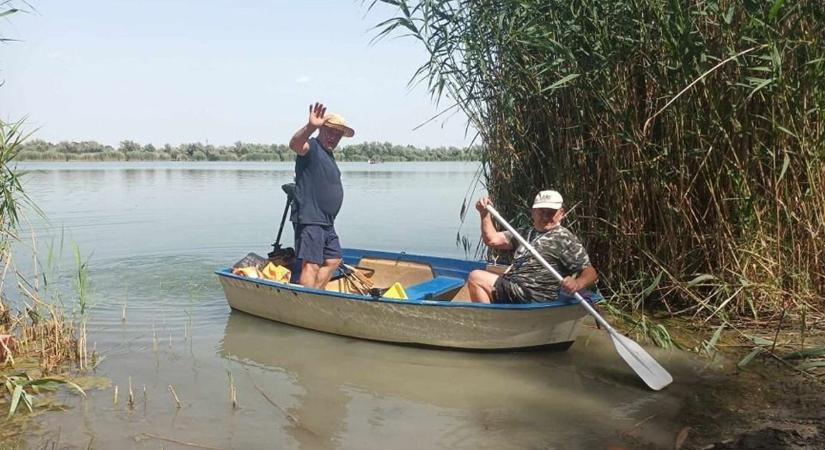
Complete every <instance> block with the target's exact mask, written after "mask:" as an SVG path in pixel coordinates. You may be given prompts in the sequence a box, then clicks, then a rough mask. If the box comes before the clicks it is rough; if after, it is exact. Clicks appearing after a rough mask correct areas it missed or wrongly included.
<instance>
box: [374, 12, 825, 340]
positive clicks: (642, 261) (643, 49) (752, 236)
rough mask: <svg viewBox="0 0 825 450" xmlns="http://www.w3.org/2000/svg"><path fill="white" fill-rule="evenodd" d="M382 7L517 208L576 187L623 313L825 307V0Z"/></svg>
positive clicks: (737, 318) (701, 316) (808, 311)
mask: <svg viewBox="0 0 825 450" xmlns="http://www.w3.org/2000/svg"><path fill="white" fill-rule="evenodd" d="M376 3H379V1H376V2H373V3H372V5H371V7H374V6H375V4H376ZM380 3H386V4H390V5H392V6H393V7H394V8H395V11H397V13H396V14H394V16H395V17H392V18H390V19H389V20H386V21H384V22H382V23H380V24H379V25H377V29H378V35H377V39H380V38H382V37H384V36H387V35H392V34H404V35H407V36H411V37H413V38H414V39H417V40H418V41H419V42H420V43H421V44H422V45H423V46H424V47H425V48H426V50H427V51H428V53H429V55H430V59H429V60H428V61H426V62H425V63H424V64H423V65H422V66H421V67H420V69H419V70H418V72H417V73H416V74H415V76H414V80H417V81H420V82H424V83H426V84H427V85H428V87H429V89H430V92H431V93H432V94H433V96H434V97H436V98H439V99H440V100H441V101H442V102H446V103H447V106H446V109H450V108H454V107H458V108H461V109H462V110H463V111H464V112H465V113H466V114H467V116H468V117H469V119H470V123H471V124H472V125H473V127H474V128H475V129H476V130H478V134H479V137H480V140H481V141H482V144H483V162H484V165H485V169H486V170H485V174H484V181H485V183H486V187H487V189H488V190H489V192H490V193H491V195H492V197H493V200H494V202H495V203H496V204H497V205H498V208H499V210H500V211H502V213H504V214H505V215H506V216H508V217H513V218H516V222H519V223H521V224H526V223H528V216H527V214H528V211H529V205H530V204H531V200H532V198H533V196H534V195H535V193H536V192H537V191H538V190H540V189H543V188H555V189H558V190H559V191H561V192H562V193H563V194H564V196H565V199H566V205H567V208H568V224H569V226H570V227H571V228H572V229H574V231H575V232H576V233H577V234H579V235H580V236H582V237H583V238H584V240H585V241H586V245H587V247H588V249H589V252H590V254H591V258H592V259H593V261H594V264H595V265H596V266H597V268H598V269H599V271H600V273H601V282H600V286H601V287H602V288H603V289H605V290H607V291H609V293H611V294H613V295H612V299H613V300H612V305H613V306H614V307H615V308H616V309H617V310H618V312H619V313H620V314H625V315H627V317H628V318H629V319H631V320H636V321H639V320H640V317H641V320H644V319H645V314H650V313H651V312H655V313H656V314H657V315H661V314H664V315H668V316H688V317H690V318H691V319H692V320H693V322H694V323H696V324H699V325H702V324H706V325H712V326H713V327H717V326H719V324H720V323H722V324H743V323H755V324H765V323H770V324H772V325H773V324H776V323H778V322H779V321H780V318H784V319H783V320H784V323H785V326H790V324H791V323H792V322H797V325H798V322H800V321H802V322H805V321H810V323H808V325H811V324H814V325H815V322H816V319H815V317H819V318H821V317H822V313H823V308H825V302H823V298H825V3H823V2H821V1H819V0H801V1H796V2H785V1H783V0H772V1H756V0H749V1H745V2H741V1H733V0H716V1H713V0H710V1H690V2H680V1H674V0H647V1H636V0H627V1H622V2H613V1H604V0H573V1H570V0H563V1H562V0H532V1H527V0H521V1H519V0H457V1H456V0H454V1H438V0H436V1H432V0H426V1H425V0H413V1H408V0H380ZM468 201H472V200H471V199H468ZM816 323H818V324H819V326H820V327H821V324H822V321H821V320H819V321H818V322H816ZM795 326H796V325H795ZM802 327H803V328H804V327H805V324H802ZM797 328H798V327H797Z"/></svg>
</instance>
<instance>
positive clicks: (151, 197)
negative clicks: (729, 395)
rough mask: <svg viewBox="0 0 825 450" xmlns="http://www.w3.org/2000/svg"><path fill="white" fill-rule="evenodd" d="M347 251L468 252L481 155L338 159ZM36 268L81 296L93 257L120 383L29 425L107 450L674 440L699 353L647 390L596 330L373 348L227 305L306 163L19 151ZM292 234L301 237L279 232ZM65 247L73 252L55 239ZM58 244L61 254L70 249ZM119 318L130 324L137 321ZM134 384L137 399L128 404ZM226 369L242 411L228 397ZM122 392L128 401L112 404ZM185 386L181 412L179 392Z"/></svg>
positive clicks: (340, 223)
mask: <svg viewBox="0 0 825 450" xmlns="http://www.w3.org/2000/svg"><path fill="white" fill-rule="evenodd" d="M340 166H341V170H342V178H343V183H344V189H345V195H344V206H343V208H342V210H341V213H340V215H339V217H338V219H337V222H336V228H337V230H338V233H339V235H340V236H341V242H342V245H343V246H345V247H355V248H370V249H378V250H386V251H393V252H398V251H406V252H408V253H420V254H429V255H438V256H449V257H461V258H463V257H468V255H466V254H465V250H464V249H463V248H461V247H459V246H457V245H456V237H457V235H458V234H459V233H460V234H462V235H466V236H468V237H469V238H470V239H471V240H472V241H473V242H474V243H475V242H477V241H478V236H479V231H478V227H479V221H478V215H477V213H476V212H475V210H474V209H472V204H470V205H468V206H469V207H470V208H471V209H470V212H469V213H468V215H467V221H466V223H463V224H462V223H461V221H460V220H459V214H460V211H461V208H462V203H463V201H464V200H465V198H469V199H470V201H471V202H474V201H475V200H476V199H477V198H478V197H479V196H480V195H481V193H482V192H483V188H482V187H481V186H480V185H479V184H478V181H477V178H478V170H479V165H478V163H383V164H372V165H370V164H366V163H341V165H340ZM19 167H20V168H21V169H25V170H29V171H31V172H30V173H29V174H28V175H27V176H26V178H25V183H24V185H25V189H26V191H27V192H28V193H29V195H30V196H31V197H32V199H33V200H34V201H35V203H36V204H37V205H38V206H39V207H40V208H41V209H42V210H43V212H44V213H45V215H46V217H47V220H46V221H43V220H41V219H37V218H36V217H34V216H32V215H31V214H30V215H29V217H31V226H32V228H33V229H34V231H35V233H36V235H37V239H38V248H39V249H40V250H39V252H38V253H39V256H40V260H41V264H42V265H46V263H45V260H46V255H47V254H48V253H49V251H48V248H49V247H51V248H52V254H53V255H55V256H54V257H52V258H51V259H52V260H53V261H54V263H53V264H52V266H54V268H53V269H52V270H53V272H54V273H55V274H56V275H54V277H55V278H54V283H55V284H56V285H57V286H59V287H60V291H61V292H62V294H61V298H62V300H63V301H64V303H65V304H67V305H68V306H69V309H71V308H72V304H73V303H72V302H74V301H75V297H76V294H75V292H76V288H75V286H74V284H73V280H74V278H73V273H74V272H73V271H74V270H75V261H74V255H73V252H74V246H75V245H76V246H77V249H78V250H79V252H80V255H82V259H84V260H88V267H89V277H90V280H91V288H92V290H91V292H92V293H91V295H90V298H89V302H90V305H91V309H90V313H89V314H90V315H89V317H90V319H89V325H88V332H89V336H88V341H89V344H90V347H91V346H94V348H95V349H96V351H97V352H98V353H100V354H101V355H103V357H104V359H103V360H102V362H101V363H100V364H99V365H98V366H97V368H96V371H95V375H98V376H102V377H105V378H107V379H109V380H111V383H110V384H109V385H107V386H105V387H102V388H100V389H97V390H92V391H90V392H89V394H90V395H89V397H88V398H86V399H81V398H79V397H77V396H74V395H70V394H64V395H62V396H61V399H62V401H63V402H64V403H65V404H66V405H67V407H68V408H69V410H68V412H54V413H48V414H45V415H43V416H41V417H39V418H38V420H37V422H38V423H39V426H38V428H37V429H35V430H33V431H32V432H31V433H29V434H28V435H27V437H26V441H27V442H28V444H29V445H30V446H32V447H41V446H44V445H49V443H54V442H59V446H61V447H63V446H66V447H71V448H75V447H83V448H86V447H87V446H91V447H94V448H159V447H160V448H192V447H193V446H194V447H200V448H288V449H327V448H329V449H339V448H340V449H371V448H374V449H385V448H415V449H424V448H428V449H429V448H436V449H437V448H449V449H453V448H467V449H477V448H496V449H502V448H566V449H567V448H606V447H608V446H609V445H619V446H621V445H626V443H627V442H633V443H637V444H639V445H644V446H651V447H654V448H656V447H668V446H672V442H673V439H674V436H675V434H676V433H677V432H678V431H679V429H680V421H679V415H680V414H681V413H682V411H683V408H684V405H685V403H686V399H688V398H689V397H690V389H692V388H691V387H690V386H692V385H693V384H695V383H699V382H701V380H702V377H701V373H702V371H703V370H704V368H703V367H704V364H702V363H700V362H698V361H696V360H694V359H693V358H691V357H690V356H688V355H686V354H685V353H682V352H669V353H662V352H657V351H655V350H651V352H653V353H654V354H655V355H656V356H657V358H659V360H660V361H661V362H662V363H663V364H664V365H665V366H666V367H667V368H668V369H669V370H671V372H672V373H673V374H674V377H675V378H676V381H675V383H674V385H673V386H671V387H670V388H668V389H666V390H665V391H663V392H651V391H648V390H646V389H645V388H644V386H643V385H642V383H641V382H640V381H639V380H638V379H637V378H636V377H635V375H634V374H633V373H632V371H631V370H630V369H629V368H627V367H626V365H625V364H624V363H623V362H622V360H621V359H620V358H619V357H618V356H617V355H616V354H615V352H614V350H613V349H612V346H611V344H610V343H609V341H608V340H607V339H606V338H605V336H604V335H603V334H602V333H601V332H600V331H598V330H595V329H594V328H593V327H592V326H591V327H589V329H588V331H586V332H585V334H584V336H582V337H580V338H579V340H578V341H577V342H576V344H575V345H574V346H573V347H572V348H571V349H570V350H569V351H567V352H550V351H533V352H511V353H478V352H460V351H446V350H433V349H423V348H415V347H403V346H396V345H390V344H382V343H375V342H365V341H360V340H355V339H349V338H345V337H339V336H332V335H327V334H323V333H318V332H314V331H308V330H303V329H299V328H294V327H290V326H286V325H282V324H278V323H274V322H270V321H266V320H263V319H258V318H255V317H251V316H248V315H246V314H243V313H240V312H237V311H231V310H230V308H229V307H228V306H227V303H226V299H225V298H224V295H223V291H222V290H221V287H220V284H219V283H218V281H217V278H216V276H215V275H214V271H215V270H217V269H220V268H223V267H227V266H230V265H232V264H233V263H234V262H235V261H237V260H239V259H240V258H242V257H243V256H244V255H245V254H246V253H247V252H250V251H254V252H256V253H259V254H261V255H265V254H266V252H267V251H269V250H270V249H271V247H270V245H271V244H272V242H273V241H274V239H275V234H276V233H277V227H278V223H279V221H280V219H281V215H282V213H283V208H284V204H285V195H284V193H283V192H282V191H281V185H282V184H284V183H288V182H291V181H292V177H293V164H292V163H226V162H222V163H160V162H158V163H154V162H153V163H35V162H31V163H21V164H20V166H19ZM282 240H283V242H284V243H285V244H287V245H291V243H292V229H291V227H290V226H289V224H287V226H286V227H285V228H284V236H283V239H282ZM61 242H62V246H61V244H60V243H61ZM61 247H62V250H61ZM124 312H125V319H124V317H123V315H124ZM130 380H131V384H132V388H133V391H134V393H135V402H134V405H133V406H132V407H130V406H129V405H127V401H126V399H127V395H128V385H129V382H130ZM230 380H231V382H232V383H233V384H234V386H235V388H236V389H237V407H233V405H232V403H231V401H230V395H229V392H230ZM114 386H117V387H118V391H119V397H118V401H117V403H115V401H114ZM169 386H173V388H174V390H175V393H176V394H177V396H178V397H179V399H180V402H181V407H180V408H177V407H176V404H175V401H174V400H173V398H172V394H171V393H170V389H169Z"/></svg>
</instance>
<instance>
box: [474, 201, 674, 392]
mask: <svg viewBox="0 0 825 450" xmlns="http://www.w3.org/2000/svg"><path fill="white" fill-rule="evenodd" d="M487 211H489V212H490V214H492V215H493V217H495V218H496V220H497V221H498V222H499V223H500V224H501V225H503V226H504V227H505V228H507V231H509V232H510V233H512V234H513V236H515V238H516V239H517V240H518V241H519V242H520V243H521V245H523V246H524V248H526V249H527V250H529V251H530V253H531V254H532V255H533V256H535V257H536V259H538V260H539V262H540V263H541V264H542V265H543V266H544V267H545V268H546V269H547V270H549V271H550V273H552V274H553V276H554V277H555V278H556V279H557V280H558V281H559V283H561V281H562V277H561V275H560V274H559V273H558V272H557V271H556V269H554V268H553V266H551V265H550V264H549V263H548V262H547V261H546V260H545V259H544V258H542V257H541V255H540V254H539V253H538V252H537V251H536V249H535V248H533V246H532V245H530V244H529V243H528V242H527V241H526V240H525V239H524V238H523V237H521V235H520V234H519V233H518V232H517V231H516V230H515V229H513V227H512V226H510V224H509V223H507V221H506V220H504V218H502V217H501V215H500V214H499V213H498V211H496V209H495V208H493V206H492V205H487ZM574 295H575V297H576V300H578V301H579V303H580V304H581V305H582V306H584V309H586V310H587V312H589V313H590V315H592V316H593V318H595V319H596V322H598V323H599V325H601V326H602V327H604V329H605V330H606V331H607V334H608V335H609V336H610V339H611V340H612V341H613V345H614V346H615V347H616V351H617V352H619V356H621V357H622V359H624V360H625V362H626V363H627V364H628V365H629V366H630V368H631V369H633V370H634V371H635V372H636V374H637V375H639V377H640V378H641V379H642V380H643V381H644V382H645V384H647V385H648V386H649V387H650V388H651V389H653V390H654V391H658V390H660V389H662V388H663V387H665V386H667V385H668V384H670V383H672V382H673V377H671V376H670V374H669V373H668V372H667V370H665V368H664V367H662V366H661V365H659V363H657V362H656V360H655V359H653V357H652V356H650V355H649V354H648V353H647V352H646V351H645V350H644V349H643V348H642V347H641V346H640V345H639V344H637V343H636V342H635V341H634V340H633V339H630V338H629V337H626V336H624V335H621V334H619V333H618V332H617V331H616V330H614V329H613V327H611V326H610V324H609V323H607V321H605V320H604V319H603V318H602V316H601V315H599V313H598V312H596V310H595V309H593V307H592V306H590V303H588V302H587V300H585V299H584V297H582V296H581V295H580V294H579V293H578V292H576V293H574Z"/></svg>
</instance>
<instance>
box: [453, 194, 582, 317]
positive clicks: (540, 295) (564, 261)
mask: <svg viewBox="0 0 825 450" xmlns="http://www.w3.org/2000/svg"><path fill="white" fill-rule="evenodd" d="M488 204H490V199H489V198H488V197H484V198H482V199H480V200H479V201H478V203H476V209H477V210H478V212H479V214H480V215H481V237H482V239H483V240H484V243H485V244H486V245H487V246H489V247H492V248H495V249H500V250H512V249H514V248H515V249H516V252H515V255H514V257H513V264H512V265H511V266H510V267H509V268H508V269H507V271H506V272H504V274H503V275H501V276H499V275H496V274H494V273H491V272H488V271H486V270H474V271H472V272H470V276H469V278H468V279H467V286H468V288H469V290H470V299H471V300H472V301H473V302H476V303H531V302H550V301H553V300H556V299H557V298H558V296H559V287H561V288H562V289H564V290H565V291H568V292H571V293H572V292H578V291H580V290H582V289H584V288H586V287H588V286H590V285H592V284H593V283H595V282H596V279H597V278H598V275H597V273H596V269H594V268H593V266H591V265H590V258H589V257H588V256H587V252H586V251H585V249H584V247H583V246H582V244H581V243H580V242H579V240H578V238H576V236H574V235H573V233H571V232H570V231H569V230H568V229H567V228H564V227H563V226H561V220H562V219H563V218H564V209H562V197H561V194H559V193H558V192H556V191H541V192H539V194H538V195H537V196H536V198H535V200H534V202H533V210H532V216H533V226H532V227H529V228H527V229H524V230H518V231H519V233H520V234H521V235H522V237H524V239H525V240H526V241H527V242H529V243H530V245H532V246H533V247H534V248H535V249H536V251H537V252H538V253H539V254H540V255H541V256H542V257H543V258H544V259H545V260H547V262H548V263H550V265H551V266H552V267H553V268H554V269H556V271H557V272H559V274H560V275H561V276H562V277H563V280H562V282H561V283H559V282H558V281H557V280H556V279H555V277H554V276H553V274H551V273H550V271H549V270H547V269H546V268H545V267H544V266H543V265H542V264H541V262H539V261H538V260H537V259H536V258H535V257H533V255H532V254H531V253H530V252H529V251H528V250H527V249H526V248H524V247H523V246H522V245H520V244H519V243H518V241H517V240H516V239H515V237H514V236H513V235H512V234H511V233H510V232H509V231H497V230H496V228H495V226H494V225H493V218H492V216H491V215H490V213H489V211H487V208H486V206H487V205H488ZM575 274H578V276H577V277H575V278H574V277H573V276H572V275H575Z"/></svg>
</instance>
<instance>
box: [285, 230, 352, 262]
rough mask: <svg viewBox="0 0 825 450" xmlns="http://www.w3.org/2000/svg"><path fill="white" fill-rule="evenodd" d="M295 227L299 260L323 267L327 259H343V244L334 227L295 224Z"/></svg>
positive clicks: (296, 251) (296, 252) (296, 254)
mask: <svg viewBox="0 0 825 450" xmlns="http://www.w3.org/2000/svg"><path fill="white" fill-rule="evenodd" d="M293 227H294V228H295V256H296V257H297V258H298V259H301V260H303V261H306V262H309V263H314V264H318V265H319V266H323V265H324V261H326V260H327V259H340V258H341V243H340V242H339V241H338V234H336V233H335V227H334V226H333V225H315V224H299V223H295V224H293Z"/></svg>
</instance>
